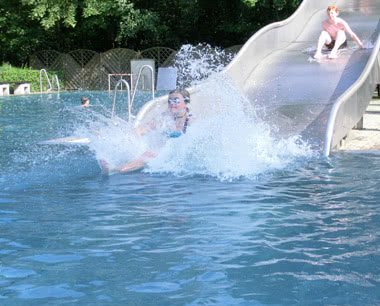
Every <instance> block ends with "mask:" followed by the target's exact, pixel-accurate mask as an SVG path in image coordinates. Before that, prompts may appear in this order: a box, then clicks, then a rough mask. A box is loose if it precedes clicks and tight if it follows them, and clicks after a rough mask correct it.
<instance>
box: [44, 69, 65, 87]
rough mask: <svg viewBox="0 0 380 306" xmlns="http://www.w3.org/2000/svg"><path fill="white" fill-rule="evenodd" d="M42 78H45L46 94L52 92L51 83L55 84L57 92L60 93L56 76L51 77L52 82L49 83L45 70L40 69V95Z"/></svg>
mask: <svg viewBox="0 0 380 306" xmlns="http://www.w3.org/2000/svg"><path fill="white" fill-rule="evenodd" d="M43 77H45V79H46V83H47V85H48V88H47V89H46V92H50V91H52V90H53V83H55V86H56V87H57V91H58V92H60V90H61V86H60V84H59V79H58V76H57V75H56V74H55V75H54V76H53V82H51V81H50V79H49V75H48V73H47V71H46V69H41V70H40V93H42V92H43V90H42V81H43V80H42V79H43Z"/></svg>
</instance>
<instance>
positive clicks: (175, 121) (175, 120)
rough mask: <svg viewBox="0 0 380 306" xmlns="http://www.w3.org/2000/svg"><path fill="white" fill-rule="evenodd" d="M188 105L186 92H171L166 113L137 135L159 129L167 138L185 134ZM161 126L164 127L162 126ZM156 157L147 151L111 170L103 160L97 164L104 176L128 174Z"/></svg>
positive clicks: (188, 119)
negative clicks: (113, 173) (114, 173)
mask: <svg viewBox="0 0 380 306" xmlns="http://www.w3.org/2000/svg"><path fill="white" fill-rule="evenodd" d="M188 103H190V94H189V92H188V91H187V90H185V89H175V90H173V91H171V92H170V93H169V97H168V109H167V111H166V112H164V113H163V114H161V116H160V118H156V120H154V122H151V123H150V124H149V125H147V126H145V127H143V128H139V129H138V130H137V133H138V134H139V135H145V134H147V133H149V132H150V131H153V130H157V129H160V130H162V132H163V133H164V134H165V136H166V137H167V138H177V137H180V136H181V135H183V134H185V133H186V131H187V128H188V126H189V125H190V123H191V114H190V111H189V108H188V106H187V104H188ZM157 119H159V120H157ZM165 119H168V120H165ZM163 124H164V127H163V126H162V125H163ZM160 125H161V126H160ZM156 156H157V153H156V152H152V151H147V152H145V153H144V154H142V155H141V156H140V157H139V158H137V159H136V160H133V161H131V162H128V163H126V164H124V165H121V166H119V167H116V168H112V169H111V168H110V167H109V164H108V163H107V162H106V161H105V160H100V161H99V164H100V167H101V169H102V172H103V173H104V174H109V172H119V173H128V172H131V171H136V170H140V169H142V168H144V166H145V164H146V163H147V161H148V160H149V159H151V158H153V157H156Z"/></svg>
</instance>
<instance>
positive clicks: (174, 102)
mask: <svg viewBox="0 0 380 306" xmlns="http://www.w3.org/2000/svg"><path fill="white" fill-rule="evenodd" d="M168 103H169V104H171V105H178V104H180V103H181V99H180V98H178V97H175V98H169V99H168Z"/></svg>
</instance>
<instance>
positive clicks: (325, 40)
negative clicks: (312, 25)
mask: <svg viewBox="0 0 380 306" xmlns="http://www.w3.org/2000/svg"><path fill="white" fill-rule="evenodd" d="M331 41H332V39H331V36H330V34H329V33H327V31H322V32H321V35H319V39H318V45H317V51H316V52H315V54H314V58H315V59H320V58H321V57H322V48H323V46H324V45H326V44H327V45H328V44H329V43H331Z"/></svg>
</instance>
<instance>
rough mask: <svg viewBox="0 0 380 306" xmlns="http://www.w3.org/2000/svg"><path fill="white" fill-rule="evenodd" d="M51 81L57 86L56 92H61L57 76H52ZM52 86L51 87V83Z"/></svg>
mask: <svg viewBox="0 0 380 306" xmlns="http://www.w3.org/2000/svg"><path fill="white" fill-rule="evenodd" d="M53 81H55V84H56V85H57V91H58V92H60V91H61V86H60V84H59V79H58V75H56V74H55V75H54V76H53ZM52 85H53V82H52Z"/></svg>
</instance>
